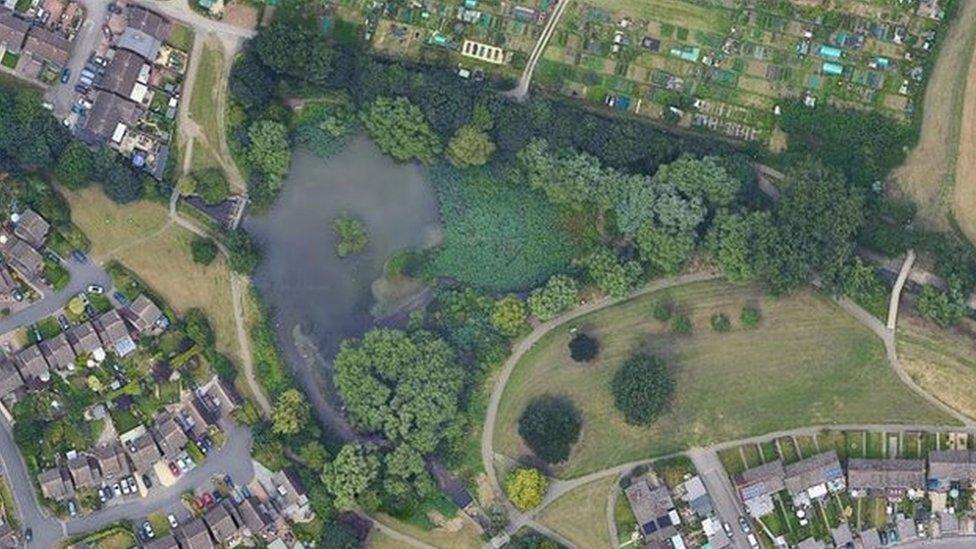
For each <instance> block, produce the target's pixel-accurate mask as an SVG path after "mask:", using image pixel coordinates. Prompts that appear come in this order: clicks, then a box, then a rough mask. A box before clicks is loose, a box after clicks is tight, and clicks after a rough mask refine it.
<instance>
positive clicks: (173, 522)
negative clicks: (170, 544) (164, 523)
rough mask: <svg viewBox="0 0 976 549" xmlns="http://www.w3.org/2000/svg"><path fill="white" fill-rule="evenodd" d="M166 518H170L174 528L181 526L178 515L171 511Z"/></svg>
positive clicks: (170, 523)
mask: <svg viewBox="0 0 976 549" xmlns="http://www.w3.org/2000/svg"><path fill="white" fill-rule="evenodd" d="M166 519H167V520H169V525H170V526H171V527H172V528H178V527H179V526H180V521H178V520H176V515H174V514H172V513H171V514H170V515H169V516H167V517H166Z"/></svg>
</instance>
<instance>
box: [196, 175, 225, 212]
mask: <svg viewBox="0 0 976 549" xmlns="http://www.w3.org/2000/svg"><path fill="white" fill-rule="evenodd" d="M191 177H193V179H194V181H195V182H196V185H195V186H194V189H195V191H196V193H197V194H199V195H200V198H202V199H203V201H204V202H206V203H207V204H211V205H212V204H220V203H221V202H223V201H224V200H227V198H228V197H229V196H230V183H228V181H227V177H226V176H224V171H223V170H221V169H220V168H204V169H202V170H198V171H195V172H193V173H192V174H191Z"/></svg>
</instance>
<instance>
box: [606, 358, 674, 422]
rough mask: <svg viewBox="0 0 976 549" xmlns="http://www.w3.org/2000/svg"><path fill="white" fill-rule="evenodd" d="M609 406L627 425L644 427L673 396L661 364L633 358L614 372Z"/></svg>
mask: <svg viewBox="0 0 976 549" xmlns="http://www.w3.org/2000/svg"><path fill="white" fill-rule="evenodd" d="M611 388H612V391H613V403H614V405H616V407H617V409H618V410H620V411H621V412H622V413H623V414H624V419H625V420H626V421H627V423H629V424H631V425H648V424H650V423H651V422H653V421H654V420H655V419H657V417H658V416H659V415H660V414H661V412H663V411H664V409H665V407H667V405H668V402H669V401H670V400H671V395H672V394H673V393H674V382H672V381H671V378H670V377H669V376H668V371H667V368H666V367H665V365H664V361H663V360H661V359H660V358H658V357H655V356H652V355H647V354H637V355H634V356H633V357H631V358H630V359H629V360H628V361H627V362H625V363H624V365H623V366H621V367H620V369H619V370H617V373H616V374H614V376H613V381H612V383H611Z"/></svg>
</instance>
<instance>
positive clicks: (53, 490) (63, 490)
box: [37, 467, 69, 501]
mask: <svg viewBox="0 0 976 549" xmlns="http://www.w3.org/2000/svg"><path fill="white" fill-rule="evenodd" d="M37 483H38V484H40V485H41V494H42V495H43V496H44V497H46V498H47V499H51V500H54V501H61V500H63V499H65V498H66V497H68V495H69V493H68V487H67V486H66V485H65V483H64V478H63V477H62V476H61V469H59V468H57V467H55V468H53V469H48V470H47V471H44V472H42V473H41V474H39V475H37Z"/></svg>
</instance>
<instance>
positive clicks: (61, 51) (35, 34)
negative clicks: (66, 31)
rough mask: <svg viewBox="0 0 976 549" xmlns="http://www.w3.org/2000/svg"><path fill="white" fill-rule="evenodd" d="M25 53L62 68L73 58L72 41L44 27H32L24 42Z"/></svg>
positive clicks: (37, 59) (36, 59)
mask: <svg viewBox="0 0 976 549" xmlns="http://www.w3.org/2000/svg"><path fill="white" fill-rule="evenodd" d="M24 53H25V54H29V55H30V56H31V57H32V58H34V60H35V61H42V62H43V61H46V62H47V63H50V64H52V65H55V66H56V67H57V68H58V70H60V69H61V68H62V67H64V66H65V65H67V64H68V60H69V59H71V42H68V40H67V39H66V38H64V37H63V36H61V35H59V34H55V33H53V32H51V31H49V30H47V29H45V28H43V27H31V28H30V30H29V31H27V41H26V42H24Z"/></svg>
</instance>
